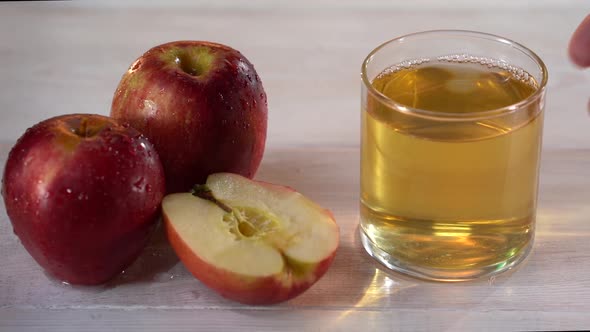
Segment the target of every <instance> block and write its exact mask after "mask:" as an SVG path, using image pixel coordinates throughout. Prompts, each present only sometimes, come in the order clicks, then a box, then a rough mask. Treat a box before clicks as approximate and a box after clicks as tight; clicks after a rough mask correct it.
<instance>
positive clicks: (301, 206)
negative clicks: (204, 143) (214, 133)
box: [162, 173, 339, 304]
mask: <svg viewBox="0 0 590 332" xmlns="http://www.w3.org/2000/svg"><path fill="white" fill-rule="evenodd" d="M162 212H163V216H164V225H165V229H166V233H167V236H168V239H169V241H170V244H171V245H172V248H174V250H175V251H176V253H177V255H178V256H179V258H180V260H181V261H182V262H183V263H184V265H185V266H186V268H187V269H188V270H189V271H190V272H191V273H192V274H193V275H194V276H195V277H196V278H197V279H199V280H200V281H201V282H203V283H204V284H205V285H207V286H208V287H210V288H212V289H214V290H215V291H217V292H219V293H220V294H221V295H222V296H224V297H226V298H228V299H232V300H235V301H238V302H242V303H246V304H272V303H277V302H281V301H286V300H289V299H291V298H293V297H295V296H297V295H299V294H301V293H302V292H304V291H305V290H307V289H308V288H309V287H310V286H311V285H313V284H314V283H315V282H316V281H317V280H318V279H319V278H321V277H322V276H323V275H324V273H325V272H326V271H327V270H328V268H329V267H330V264H331V263H332V260H333V259H334V256H335V253H336V249H337V247H338V241H339V231H338V226H337V225H336V223H335V221H334V218H333V217H332V214H331V213H330V212H329V211H327V210H324V209H322V208H321V207H320V206H318V205H317V204H315V203H314V202H312V201H311V200H309V199H307V198H306V197H304V196H303V195H301V194H299V193H297V192H296V191H294V190H293V189H291V188H287V187H282V186H278V185H273V184H269V183H263V182H257V181H253V180H249V179H247V178H244V177H242V176H239V175H236V174H229V173H220V174H213V175H210V176H209V177H208V179H207V183H206V185H205V186H197V187H195V190H194V191H193V193H192V194H191V193H176V194H171V195H168V196H166V197H165V198H164V200H163V201H162Z"/></svg>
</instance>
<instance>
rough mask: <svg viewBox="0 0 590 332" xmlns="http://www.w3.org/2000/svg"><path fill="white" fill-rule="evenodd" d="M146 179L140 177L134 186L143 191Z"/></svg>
mask: <svg viewBox="0 0 590 332" xmlns="http://www.w3.org/2000/svg"><path fill="white" fill-rule="evenodd" d="M143 181H144V178H143V177H140V178H139V179H137V181H135V182H133V186H134V187H135V188H136V189H138V190H141V189H142V184H143Z"/></svg>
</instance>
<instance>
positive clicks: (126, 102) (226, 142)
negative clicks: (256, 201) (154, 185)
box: [111, 41, 267, 193]
mask: <svg viewBox="0 0 590 332" xmlns="http://www.w3.org/2000/svg"><path fill="white" fill-rule="evenodd" d="M111 116H112V117H114V118H115V119H119V120H122V121H123V122H127V123H130V124H131V125H132V126H133V127H135V128H136V129H137V130H139V131H140V132H142V133H143V134H144V135H146V136H147V137H148V139H149V140H150V142H152V143H153V144H154V146H155V148H156V150H157V151H158V154H159V155H160V159H161V160H162V164H163V166H164V172H165V174H166V183H167V191H168V192H169V193H172V192H186V191H188V190H190V188H191V187H192V186H193V185H194V184H195V183H203V182H204V181H205V179H206V178H207V175H209V174H212V173H216V172H231V173H237V174H241V175H244V176H247V177H249V178H252V177H253V176H254V174H255V173H256V170H257V169H258V165H259V164H260V161H261V159H262V155H263V152H264V144H265V140H266V122H267V105H266V94H265V93H264V89H263V88H262V82H261V81H260V78H259V77H258V74H257V73H256V71H255V70H254V67H253V66H252V64H251V63H250V62H249V61H248V60H247V59H246V58H245V57H244V56H243V55H242V54H241V53H240V52H238V51H236V50H234V49H232V48H230V47H228V46H224V45H220V44H215V43H210V42H203V41H177V42H171V43H167V44H163V45H160V46H156V47H154V48H152V49H150V50H149V51H147V52H146V53H145V54H143V55H142V56H141V57H139V59H137V60H136V61H135V62H134V63H133V64H132V65H131V66H130V67H129V70H128V71H127V72H126V73H125V74H124V75H123V78H122V79H121V82H120V83H119V86H118V88H117V90H116V92H115V95H114V98H113V103H112V108H111Z"/></svg>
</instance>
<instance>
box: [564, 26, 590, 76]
mask: <svg viewBox="0 0 590 332" xmlns="http://www.w3.org/2000/svg"><path fill="white" fill-rule="evenodd" d="M569 55H570V58H571V59H572V61H573V62H574V63H575V64H576V65H578V66H581V67H590V15H588V16H586V18H585V19H584V20H583V21H582V23H580V25H579V26H578V28H577V29H576V31H575V32H574V34H573V35H572V39H571V40H570V44H569Z"/></svg>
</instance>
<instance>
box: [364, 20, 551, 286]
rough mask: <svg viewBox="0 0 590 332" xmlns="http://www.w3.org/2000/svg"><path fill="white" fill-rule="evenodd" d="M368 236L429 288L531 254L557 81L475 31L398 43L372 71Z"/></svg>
mask: <svg viewBox="0 0 590 332" xmlns="http://www.w3.org/2000/svg"><path fill="white" fill-rule="evenodd" d="M362 80H363V88H362V89H363V90H362V111H361V113H362V116H361V118H362V122H361V206H360V233H361V240H362V242H363V246H364V247H365V249H366V250H367V251H368V253H369V254H370V255H371V256H373V257H375V258H376V259H377V260H378V261H380V262H381V263H383V264H384V265H386V266H387V267H389V268H391V269H393V270H397V271H400V272H403V273H407V274H409V275H413V276H416V277H420V278H425V279H430V280H440V281H460V280H469V279H473V278H477V277H482V276H486V275H492V274H496V273H499V272H501V271H504V270H507V269H509V268H511V267H513V266H514V265H516V264H517V263H518V262H520V261H521V260H522V259H523V258H524V257H526V255H527V253H528V252H529V251H530V249H531V247H532V243H533V239H534V227H535V210H536V200H537V187H538V173H539V162H540V151H541V136H542V135H541V133H542V127H543V105H544V94H545V85H546V83H547V71H546V68H545V66H544V64H543V62H542V61H541V59H540V58H539V57H538V56H537V55H535V54H534V53H533V52H531V51H530V50H528V49H527V48H525V47H524V46H522V45H519V44H517V43H515V42H512V41H509V40H506V39H504V38H501V37H497V36H493V35H488V34H482V33H476V32H468V31H430V32H423V33H417V34H413V35H408V36H404V37H401V38H398V39H394V40H391V41H389V42H387V43H385V44H383V45H381V46H379V47H378V48H377V49H375V50H374V51H373V52H372V53H371V54H369V56H368V57H367V59H366V60H365V62H364V63H363V67H362Z"/></svg>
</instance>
